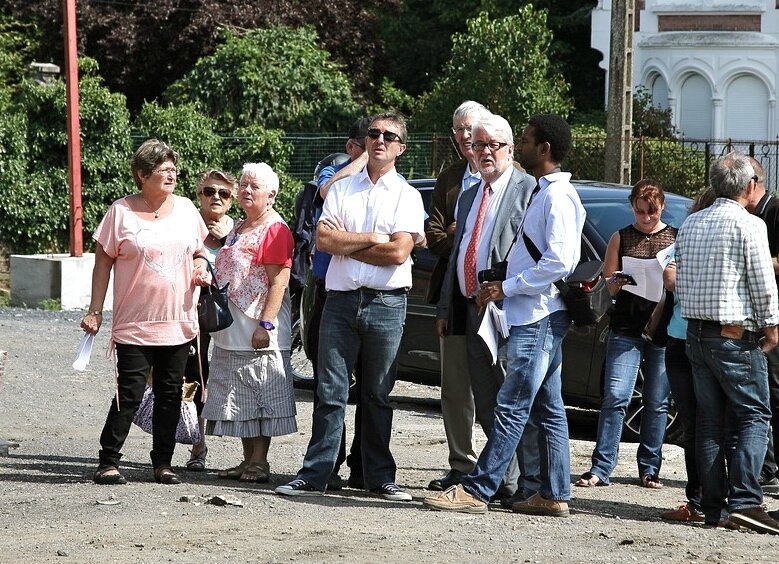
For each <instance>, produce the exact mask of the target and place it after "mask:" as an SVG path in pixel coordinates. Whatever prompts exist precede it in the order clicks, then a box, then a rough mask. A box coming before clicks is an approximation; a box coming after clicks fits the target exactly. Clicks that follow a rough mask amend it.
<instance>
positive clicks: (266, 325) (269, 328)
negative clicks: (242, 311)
mask: <svg viewBox="0 0 779 564" xmlns="http://www.w3.org/2000/svg"><path fill="white" fill-rule="evenodd" d="M257 325H259V326H260V327H262V328H263V329H265V330H266V331H273V330H274V329H275V328H276V326H275V325H274V324H273V323H271V322H270V321H260V322H259V323H258V324H257Z"/></svg>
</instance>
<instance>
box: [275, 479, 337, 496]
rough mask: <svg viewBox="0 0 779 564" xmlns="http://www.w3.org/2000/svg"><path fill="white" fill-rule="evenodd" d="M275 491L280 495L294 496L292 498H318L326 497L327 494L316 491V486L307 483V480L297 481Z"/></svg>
mask: <svg viewBox="0 0 779 564" xmlns="http://www.w3.org/2000/svg"><path fill="white" fill-rule="evenodd" d="M273 491H275V492H276V493H277V494H279V495H292V496H316V495H324V493H325V492H323V491H321V490H318V489H316V488H315V487H314V486H312V485H311V484H309V483H308V482H306V481H305V480H300V479H295V480H292V481H291V482H290V483H289V484H284V485H283V486H279V487H278V488H276V489H275V490H273Z"/></svg>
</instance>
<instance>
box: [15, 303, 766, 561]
mask: <svg viewBox="0 0 779 564" xmlns="http://www.w3.org/2000/svg"><path fill="white" fill-rule="evenodd" d="M80 317H81V314H80V313H77V312H43V311H37V310H19V309H0V349H3V350H8V351H9V359H8V365H7V368H6V372H5V378H4V382H3V383H2V384H0V385H2V387H0V439H13V440H15V441H17V442H19V443H20V446H19V448H18V449H13V450H11V451H10V455H9V456H8V457H0V483H1V484H2V486H1V487H0V531H2V534H0V562H3V563H16V562H25V563H27V562H62V563H66V562H79V563H91V562H101V563H102V562H206V561H207V562H212V561H217V562H228V561H229V562H289V561H306V562H308V561H311V562H379V561H385V562H399V561H415V562H490V561H494V562H626V561H653V562H672V561H673V562H680V561H685V562H777V561H779V537H770V536H766V535H757V534H754V533H748V532H730V531H727V532H726V531H719V530H710V529H704V528H703V527H700V526H697V525H686V524H670V523H664V522H662V521H661V520H659V519H658V517H657V515H658V514H659V513H660V512H661V511H663V510H665V509H668V508H671V507H674V506H676V505H678V504H680V503H682V502H684V489H683V487H684V464H683V460H682V456H681V451H680V449H679V448H678V447H674V446H667V448H666V449H665V456H666V458H665V462H664V465H663V472H662V477H663V479H664V481H665V484H666V487H665V488H664V489H662V490H647V489H644V488H641V487H639V486H638V485H637V481H636V478H635V463H634V462H633V461H634V460H635V445H632V444H623V445H622V463H621V464H620V465H619V467H618V468H617V471H616V474H615V480H614V484H613V485H612V486H610V487H607V488H589V489H584V488H574V491H573V495H574V499H573V501H572V502H571V512H572V515H571V517H570V518H567V519H553V518H533V517H527V516H521V515H516V514H512V513H510V512H507V511H503V510H500V509H496V510H493V511H490V512H489V513H487V514H486V515H479V516H474V515H461V514H455V515H450V514H442V513H436V512H429V511H425V510H422V509H421V505H422V504H421V499H422V498H424V497H425V496H426V495H428V493H429V492H427V490H425V489H424V488H425V485H426V484H427V483H428V481H429V480H430V479H432V478H433V477H436V476H437V475H439V473H440V470H441V468H442V467H443V465H444V464H445V461H446V444H445V439H444V432H443V425H442V422H441V417H440V411H439V408H438V405H437V402H436V401H435V398H436V396H437V394H438V389H437V388H427V387H424V386H414V385H411V384H406V383H401V382H399V383H398V385H397V386H396V389H395V392H394V394H393V397H394V399H395V404H396V411H395V426H394V434H393V453H394V454H395V457H396V460H397V463H398V482H399V483H400V484H402V485H404V486H406V487H407V488H408V490H409V491H410V492H411V493H412V494H413V495H414V501H412V502H407V503H401V502H390V501H385V500H382V499H376V498H375V497H373V496H371V495H368V494H366V493H363V492H357V491H354V490H348V489H347V490H344V491H343V492H341V493H334V494H333V495H327V496H325V497H322V498H303V499H288V498H282V497H280V496H276V495H274V494H273V488H274V487H275V486H276V485H278V484H280V483H283V482H286V481H287V480H289V479H290V478H291V477H292V476H293V475H294V473H295V471H296V470H297V469H298V467H299V465H300V463H301V461H302V458H303V453H304V451H305V447H306V444H307V441H308V436H309V432H310V419H311V397H312V396H311V392H307V391H298V397H297V399H298V402H297V405H298V425H299V427H300V431H299V432H298V433H297V434H295V435H290V436H287V437H283V438H280V439H278V440H275V441H274V443H273V445H272V446H271V453H270V460H271V472H272V474H273V476H272V481H271V483H270V484H265V485H248V486H247V485H240V484H239V483H237V482H226V481H223V480H220V479H218V478H217V477H216V474H215V471H214V470H212V469H214V468H223V467H226V466H230V465H232V464H233V463H235V462H236V461H237V460H238V458H239V450H240V447H239V443H238V441H237V440H234V439H229V438H210V439H209V455H208V466H209V471H207V472H206V473H199V474H197V473H186V472H183V471H182V476H183V477H184V480H185V483H184V484H182V485H178V486H163V485H158V484H155V483H154V482H153V479H152V475H151V469H150V467H149V460H148V451H149V449H150V448H151V438H150V436H148V435H146V434H144V433H143V432H142V431H140V429H137V428H135V427H134V428H133V430H132V431H131V433H130V437H129V439H128V441H127V443H126V446H125V458H124V460H123V471H124V472H125V473H126V475H127V477H128V479H129V480H130V483H129V484H128V485H126V486H115V487H107V486H97V485H95V484H93V483H92V481H91V475H92V472H93V471H94V468H95V465H96V454H97V449H98V435H99V432H100V429H101V425H102V422H103V420H104V417H105V413H106V411H107V408H108V404H109V401H110V398H111V394H112V374H113V371H112V367H111V364H110V362H109V361H108V360H107V359H106V358H105V355H104V351H105V346H106V342H107V339H106V335H107V332H106V331H102V332H101V333H100V334H99V335H98V339H97V341H96V345H95V350H94V352H93V355H92V362H91V364H90V366H89V368H88V369H87V371H85V372H76V371H74V370H73V369H72V368H71V363H72V361H73V358H74V354H75V348H76V345H77V344H78V341H79V339H80V336H81V331H80V329H79V328H78V321H79V319H80ZM108 322H110V317H107V319H106V324H108ZM350 409H351V408H350ZM478 435H479V436H481V433H478ZM592 446H593V443H592V442H591V441H589V440H578V439H577V440H573V441H572V444H571V454H572V457H571V459H572V465H573V466H572V472H573V474H574V475H575V476H576V475H578V474H579V473H581V472H582V471H584V470H585V469H586V468H587V463H588V460H589V455H590V452H591V450H592ZM187 457H188V453H187V450H186V448H185V447H183V446H180V447H179V448H178V449H177V451H176V453H175V456H174V464H178V465H183V464H184V462H185V461H186V460H187ZM214 495H222V496H232V497H234V498H237V499H238V500H240V502H241V504H242V505H241V506H234V505H227V506H224V507H218V506H215V505H212V504H207V503H204V500H205V499H207V498H209V497H210V496H214ZM185 496H189V501H181V498H182V497H185ZM766 503H767V504H768V506H769V508H770V509H776V508H777V507H779V501H777V500H776V499H772V498H766Z"/></svg>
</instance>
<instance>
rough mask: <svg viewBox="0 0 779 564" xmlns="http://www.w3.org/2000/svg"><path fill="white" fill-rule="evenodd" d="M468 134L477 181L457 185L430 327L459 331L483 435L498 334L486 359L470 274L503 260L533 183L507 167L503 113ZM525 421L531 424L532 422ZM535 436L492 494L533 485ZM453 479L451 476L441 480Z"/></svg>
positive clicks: (496, 385)
mask: <svg viewBox="0 0 779 564" xmlns="http://www.w3.org/2000/svg"><path fill="white" fill-rule="evenodd" d="M471 133H472V142H473V143H472V146H471V147H472V150H473V152H474V155H475V162H476V163H477V166H478V169H479V172H480V175H481V180H480V182H479V183H478V184H477V185H475V186H472V187H470V188H468V189H467V190H465V191H464V192H463V193H462V194H461V195H460V199H459V203H458V204H457V215H456V218H457V221H456V227H455V230H454V235H453V239H452V253H451V255H450V257H449V263H448V266H447V271H446V276H445V278H444V283H443V286H442V287H441V297H440V299H439V301H438V311H437V315H436V317H437V319H436V330H437V332H438V336H439V337H441V338H446V339H449V338H451V337H450V336H451V335H465V347H466V354H467V365H468V371H469V372H470V381H471V390H472V392H473V398H474V405H475V411H476V420H477V421H478V422H479V425H480V426H481V428H482V429H483V430H484V433H485V434H486V435H487V436H489V434H490V432H491V431H492V426H493V420H494V416H495V406H496V399H497V395H498V390H499V389H500V386H501V384H503V381H504V379H505V375H506V356H505V341H504V342H502V343H501V345H502V346H501V350H500V353H499V359H498V362H496V363H494V364H493V361H492V354H491V353H490V351H489V349H487V346H486V345H485V343H484V341H482V339H481V337H479V335H478V329H479V324H480V321H481V315H480V308H479V306H478V305H477V304H476V291H477V289H478V285H479V280H478V277H477V273H478V272H479V271H482V270H485V269H489V268H491V267H492V266H494V265H495V264H496V263H499V262H502V261H505V260H506V259H507V257H508V254H509V252H510V250H511V248H512V246H513V244H514V240H515V235H516V233H517V230H518V228H519V225H520V223H521V222H522V218H523V216H524V213H525V209H526V208H527V205H528V201H529V200H530V195H531V194H532V192H533V189H534V188H535V186H536V182H535V179H534V178H533V177H532V176H530V175H528V174H526V173H524V172H521V171H520V170H517V169H516V168H514V166H513V162H514V137H513V133H512V131H511V126H510V125H509V124H508V122H507V121H506V120H505V119H504V118H503V117H501V116H498V115H494V114H487V115H484V116H482V117H481V119H480V120H479V121H477V122H475V123H473V124H472V130H471ZM531 428H532V431H537V429H536V428H535V427H534V426H531ZM536 438H537V434H533V433H532V432H529V433H528V434H527V435H526V440H523V443H522V445H520V447H519V451H518V456H519V462H520V464H521V465H522V468H521V470H522V476H523V478H522V482H519V474H520V467H519V466H518V465H517V461H516V460H514V461H512V462H511V464H510V465H509V467H508V470H507V471H506V475H505V477H504V480H503V484H502V485H501V487H500V489H499V490H498V491H497V497H500V498H504V499H506V498H509V497H510V496H513V495H514V494H515V493H516V494H517V495H518V496H520V497H521V498H527V497H529V496H530V495H532V494H533V493H534V491H535V490H536V489H538V485H539V484H538V483H537V476H538V466H539V462H538V449H537V447H536ZM526 446H527V448H525V447H526ZM458 481H459V480H458ZM454 483H457V482H453V483H450V484H448V485H449V486H451V485H454ZM513 501H519V498H517V499H514V500H512V503H513Z"/></svg>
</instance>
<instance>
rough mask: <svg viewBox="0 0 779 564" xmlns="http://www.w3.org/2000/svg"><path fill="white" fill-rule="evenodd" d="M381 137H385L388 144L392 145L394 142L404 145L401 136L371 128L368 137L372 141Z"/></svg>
mask: <svg viewBox="0 0 779 564" xmlns="http://www.w3.org/2000/svg"><path fill="white" fill-rule="evenodd" d="M380 136H383V137H384V141H386V142H387V143H392V142H393V141H397V142H398V143H403V139H401V138H400V135H398V134H397V133H393V132H392V131H382V130H380V129H376V128H375V127H371V128H370V129H369V130H368V137H370V138H371V139H378V138H379V137H380Z"/></svg>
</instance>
